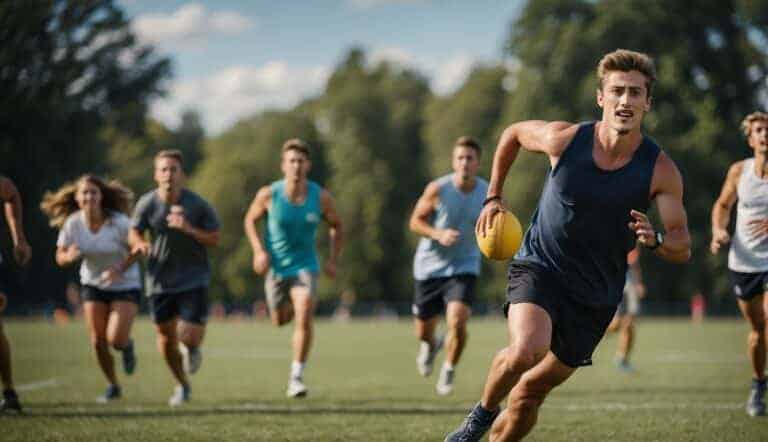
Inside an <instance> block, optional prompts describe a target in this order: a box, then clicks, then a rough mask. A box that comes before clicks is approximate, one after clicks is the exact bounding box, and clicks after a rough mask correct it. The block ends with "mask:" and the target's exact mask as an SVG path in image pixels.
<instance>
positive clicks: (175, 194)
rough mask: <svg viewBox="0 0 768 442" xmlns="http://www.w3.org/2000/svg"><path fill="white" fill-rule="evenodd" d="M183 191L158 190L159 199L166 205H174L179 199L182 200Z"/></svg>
mask: <svg viewBox="0 0 768 442" xmlns="http://www.w3.org/2000/svg"><path fill="white" fill-rule="evenodd" d="M181 191H182V189H169V190H166V189H161V188H158V189H157V197H158V198H160V201H162V202H164V203H166V204H174V203H177V202H179V199H180V198H181Z"/></svg>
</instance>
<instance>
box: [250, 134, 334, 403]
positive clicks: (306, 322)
mask: <svg viewBox="0 0 768 442" xmlns="http://www.w3.org/2000/svg"><path fill="white" fill-rule="evenodd" d="M280 167H281V169H282V172H283V175H284V178H283V179H282V180H280V181H276V182H274V183H272V184H271V185H268V186H264V187H262V188H261V189H259V191H258V193H257V194H256V197H255V198H254V200H253V202H252V203H251V207H250V208H249V209H248V213H247V214H246V215H245V220H244V227H245V232H246V234H247V235H248V240H249V241H250V243H251V247H252V248H253V270H254V271H255V272H256V274H258V275H265V274H266V278H265V281H264V285H265V287H264V288H265V292H266V295H267V305H268V307H269V315H270V318H271V319H272V323H273V324H274V325H276V326H278V327H279V326H282V325H284V324H287V323H288V322H289V321H290V320H291V319H293V318H294V317H295V318H296V321H295V323H294V330H293V340H292V344H293V362H292V363H291V373H290V376H289V378H288V389H287V391H286V396H288V397H304V396H306V395H307V387H306V385H305V384H304V367H305V364H306V362H307V357H308V355H309V350H310V347H311V345H312V337H313V325H312V322H313V316H314V309H315V295H316V287H317V274H318V271H319V260H318V257H317V246H316V244H315V242H316V239H315V233H316V232H317V226H318V224H319V222H320V221H321V220H325V221H326V223H327V224H328V236H329V238H330V243H331V253H330V256H329V257H328V259H327V260H326V262H325V266H324V268H325V272H326V274H327V275H328V276H330V277H331V278H335V277H336V263H337V260H338V258H339V255H340V254H341V246H342V231H341V219H340V218H339V215H338V214H337V212H336V207H335V204H334V202H333V198H332V197H331V194H330V192H328V191H327V190H325V189H323V188H322V187H320V186H319V185H318V184H317V183H314V182H312V181H310V180H308V179H307V173H308V172H309V169H310V167H311V163H310V160H309V147H308V146H307V144H306V143H305V142H304V141H301V140H299V139H291V140H288V141H286V142H285V143H284V144H283V149H282V162H281V166H280ZM264 217H266V222H265V226H264V228H265V229H264V230H265V235H264V239H263V240H262V238H261V237H259V232H258V230H257V229H256V224H257V223H258V222H259V220H261V219H262V218H264Z"/></svg>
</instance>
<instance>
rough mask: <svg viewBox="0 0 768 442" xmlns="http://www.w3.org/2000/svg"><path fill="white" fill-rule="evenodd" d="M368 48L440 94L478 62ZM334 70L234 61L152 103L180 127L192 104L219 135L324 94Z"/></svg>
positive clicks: (156, 112)
mask: <svg viewBox="0 0 768 442" xmlns="http://www.w3.org/2000/svg"><path fill="white" fill-rule="evenodd" d="M368 53H369V56H368V60H369V62H370V64H371V65H375V64H377V63H380V62H383V61H387V62H392V63H395V64H396V65H399V66H402V67H406V68H413V69H416V70H417V71H419V72H421V73H423V74H425V75H426V76H427V78H429V81H430V86H431V88H432V90H433V91H434V92H435V93H436V94H438V95H445V94H450V93H452V92H455V91H456V89H458V88H459V87H460V86H461V85H462V84H463V83H464V81H465V80H466V78H467V76H468V75H469V73H470V71H471V70H472V67H473V66H474V65H475V64H476V63H477V62H479V60H477V59H475V58H474V57H472V56H471V55H469V54H467V53H463V52H457V53H455V54H450V55H448V56H446V57H441V58H438V57H434V58H424V57H417V56H415V55H414V54H412V53H410V52H408V51H407V50H405V49H402V48H398V47H381V48H376V49H373V50H370V51H369V52H368ZM331 70H332V67H330V66H315V67H308V68H302V67H295V66H290V65H288V64H287V63H286V62H284V61H270V62H268V63H265V64H263V65H261V66H256V67H254V66H245V65H233V66H229V67H226V68H224V69H221V70H219V71H216V72H214V73H213V74H212V75H208V76H204V77H196V78H192V79H185V80H179V81H176V82H174V83H173V84H172V85H171V88H170V90H169V93H168V96H167V97H165V98H163V99H160V100H158V101H156V102H155V103H153V106H152V116H153V117H155V118H157V119H159V120H160V121H162V122H164V123H165V124H167V125H169V126H171V127H175V126H176V125H178V124H179V118H180V116H181V113H182V111H183V110H184V109H187V108H193V109H196V110H198V111H200V113H201V115H202V117H203V123H204V125H205V127H206V129H207V130H208V132H209V133H211V134H217V133H220V132H221V131H222V130H224V129H226V128H227V127H229V126H230V125H232V124H233V123H235V122H236V121H237V120H239V119H241V118H245V117H248V116H250V115H253V114H255V113H257V112H260V111H263V110H265V109H269V108H280V109H287V108H290V107H292V106H294V105H296V104H298V103H299V102H300V101H301V100H303V99H305V98H308V97H311V96H313V95H316V94H319V93H320V92H322V88H323V87H324V86H325V83H326V81H327V80H328V77H329V75H330V74H331Z"/></svg>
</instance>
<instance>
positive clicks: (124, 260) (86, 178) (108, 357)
mask: <svg viewBox="0 0 768 442" xmlns="http://www.w3.org/2000/svg"><path fill="white" fill-rule="evenodd" d="M132 201H133V193H132V192H131V191H130V190H129V189H128V188H126V187H125V186H123V185H122V184H121V183H120V182H118V181H110V182H105V181H104V180H102V179H101V178H99V177H97V176H95V175H83V176H81V177H80V178H78V179H77V180H76V181H74V182H71V183H67V184H65V185H64V186H62V187H61V188H60V189H58V190H57V191H56V192H53V193H51V192H47V193H46V194H45V195H44V197H43V202H42V204H41V208H42V210H43V212H44V213H45V214H46V215H48V217H49V219H50V225H51V226H52V227H55V228H57V229H59V238H58V241H57V242H56V246H57V248H56V263H57V264H58V265H60V266H68V265H71V264H74V263H75V262H77V261H82V262H81V264H80V284H81V286H82V289H81V297H82V299H83V303H84V308H83V311H84V312H85V318H86V323H87V324H88V330H89V333H90V336H91V345H92V346H93V349H94V351H95V353H96V357H97V359H98V361H99V366H100V367H101V370H102V372H104V376H105V377H106V378H107V381H109V386H108V387H107V389H106V391H105V393H104V394H103V395H102V396H100V397H99V399H98V401H99V402H102V403H105V402H109V401H111V400H114V399H118V398H120V396H121V389H120V384H119V383H118V382H117V376H116V375H115V367H114V365H115V364H114V359H113V358H112V354H111V353H110V349H109V347H112V348H114V349H115V350H117V351H119V352H121V353H122V360H123V368H124V370H125V373H126V374H127V375H130V374H133V371H134V370H135V368H136V356H135V353H134V350H133V340H131V325H132V324H133V319H134V318H135V316H136V312H137V310H138V305H139V301H140V298H141V281H140V275H139V268H138V265H136V264H135V263H134V261H135V259H136V256H134V255H131V253H130V252H129V248H128V229H129V228H130V220H129V218H128V216H127V214H128V213H129V210H130V209H131V203H132Z"/></svg>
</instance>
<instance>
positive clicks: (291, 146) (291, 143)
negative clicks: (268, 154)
mask: <svg viewBox="0 0 768 442" xmlns="http://www.w3.org/2000/svg"><path fill="white" fill-rule="evenodd" d="M289 150H295V151H296V152H301V153H303V154H304V156H305V157H307V158H309V145H308V144H307V143H306V142H304V140H300V139H298V138H291V139H290V140H288V141H286V142H285V143H283V153H286V152H288V151H289Z"/></svg>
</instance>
